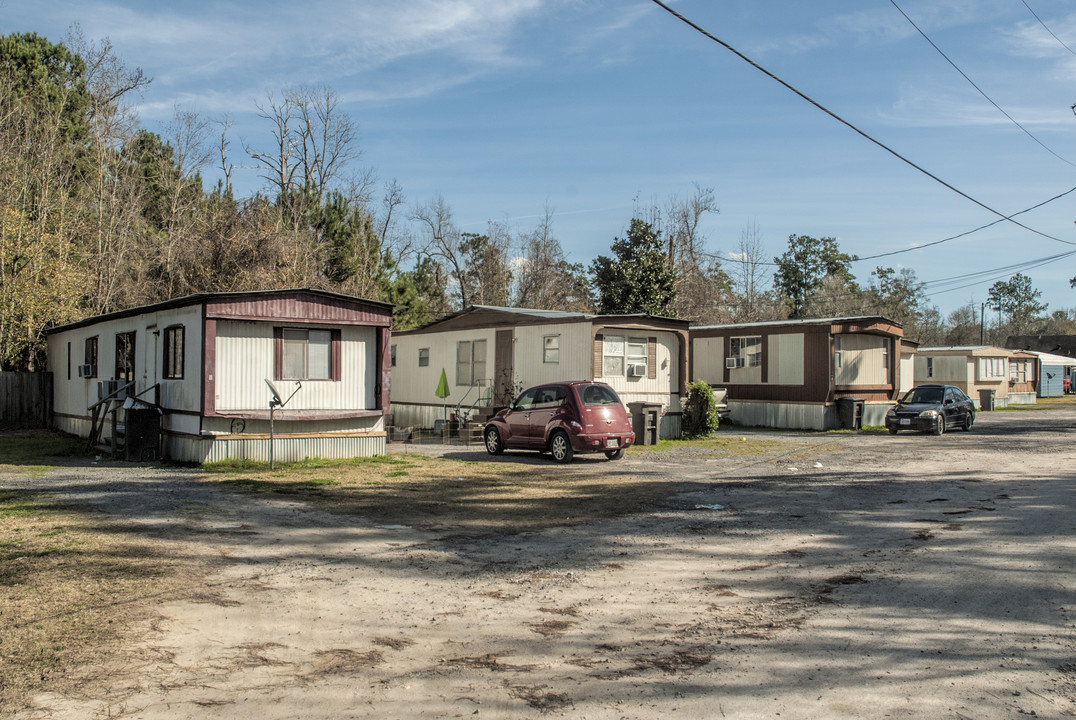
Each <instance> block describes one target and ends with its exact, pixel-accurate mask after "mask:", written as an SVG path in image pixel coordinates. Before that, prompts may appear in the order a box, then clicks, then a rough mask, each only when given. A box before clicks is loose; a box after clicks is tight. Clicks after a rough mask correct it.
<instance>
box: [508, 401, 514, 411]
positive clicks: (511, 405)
mask: <svg viewBox="0 0 1076 720" xmlns="http://www.w3.org/2000/svg"><path fill="white" fill-rule="evenodd" d="M508 409H509V410H515V409H516V401H515V400H513V401H511V402H510V403H508Z"/></svg>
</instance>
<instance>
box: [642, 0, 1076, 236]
mask: <svg viewBox="0 0 1076 720" xmlns="http://www.w3.org/2000/svg"><path fill="white" fill-rule="evenodd" d="M650 1H651V2H652V3H654V4H655V5H657V6H658V7H660V8H662V9H663V10H665V12H667V13H669V14H670V15H672V16H673V17H675V18H676V19H678V20H680V21H681V22H683V23H684V24H685V25H687V26H688V27H691V28H692V29H694V30H695V31H697V32H698V33H700V34H702V35H703V36H705V37H707V38H709V39H710V40H712V41H714V42H715V43H717V44H718V45H720V46H721V47H723V48H725V49H726V50H728V51H729V52H731V53H732V54H733V55H735V56H736V57H738V58H740V59H741V60H743V61H744V62H746V63H747V64H748V65H750V66H751V67H753V68H755V69H756V70H758V71H759V72H761V73H762V74H763V75H765V76H766V77H768V78H770V79H771V80H774V81H776V82H778V83H780V84H781V85H783V86H784V87H785V88H786V89H788V90H790V91H791V92H793V93H795V94H796V95H798V96H799V97H800V98H802V99H803V100H805V101H807V102H808V103H810V104H811V105H814V106H815V107H816V108H818V109H819V110H821V111H822V112H824V113H825V114H826V115H829V116H830V117H831V118H833V119H834V120H836V121H837V122H839V123H841V124H842V125H844V126H845V127H847V128H848V129H850V130H852V131H853V132H855V133H856V134H858V135H860V136H861V137H863V138H864V139H866V140H869V141H870V142H872V143H874V144H875V145H877V146H878V147H880V148H881V149H883V150H885V151H886V152H887V153H889V154H890V155H892V156H893V157H895V158H897V159H898V160H900V161H901V162H903V163H905V164H906V165H909V166H911V167H912V168H914V169H916V170H918V171H919V172H920V173H922V174H924V175H926V176H927V177H929V178H930V179H931V180H933V181H934V182H936V183H938V184H939V185H941V186H943V187H945V188H947V189H949V190H951V191H952V192H954V193H956V194H957V195H959V196H960V197H962V198H964V199H965V200H968V201H970V202H972V203H974V204H975V205H978V206H979V207H981V208H982V209H984V210H986V211H987V212H989V213H991V214H993V215H996V216H998V217H999V218H1001V219H1002V220H1007V221H1008V222H1010V223H1012V224H1013V225H1016V226H1017V227H1021V228H1023V229H1024V230H1027V231H1028V232H1031V233H1034V234H1035V235H1039V236H1041V237H1044V238H1047V239H1049V240H1054V241H1056V242H1059V243H1064V244H1065V245H1076V242H1073V241H1071V240H1062V239H1061V238H1059V237H1054V236H1053V235H1049V234H1047V233H1044V232H1042V231H1040V230H1036V229H1034V228H1032V227H1028V226H1027V225H1024V224H1023V223H1021V222H1019V221H1018V220H1014V219H1013V217H1012V216H1010V215H1005V214H1004V213H1002V212H999V211H998V210H995V209H994V208H992V207H990V206H989V205H987V204H986V203H983V202H981V201H979V200H977V199H975V198H973V197H972V196H971V195H968V194H967V193H966V192H964V191H962V190H960V189H958V188H956V187H955V186H953V185H951V184H949V183H948V182H946V181H945V180H942V179H941V178H940V177H938V176H937V175H935V174H934V173H932V172H930V171H929V170H927V169H926V168H923V167H922V166H920V165H917V164H916V163H914V162H912V161H911V160H910V159H908V158H906V157H904V156H903V155H901V154H900V153H898V152H897V151H896V150H894V149H893V148H891V147H889V146H888V145H886V144H885V143H883V142H882V141H880V140H877V139H875V138H874V137H872V136H871V135H869V134H868V133H867V132H866V131H864V130H860V129H859V128H858V127H856V126H855V125H853V124H852V123H851V122H849V121H848V120H845V119H844V118H843V117H841V116H840V115H838V114H837V113H835V112H833V111H832V110H830V109H829V108H827V107H826V106H824V105H822V104H821V103H820V102H818V101H817V100H815V99H814V98H812V97H810V96H809V95H807V94H806V93H804V92H802V91H800V90H799V89H797V88H796V87H795V86H793V85H791V84H790V83H788V82H786V81H785V80H783V79H781V78H780V77H778V76H777V75H775V74H773V73H772V72H770V71H769V70H767V69H766V68H764V67H762V66H761V65H759V64H758V63H757V62H755V61H754V60H752V59H751V58H749V57H747V56H746V55H744V54H743V53H742V52H740V51H739V50H737V49H736V48H734V47H732V46H731V45H729V44H728V43H727V42H725V41H724V40H722V39H720V38H718V37H717V36H716V35H714V34H713V33H711V32H710V31H708V30H706V29H705V28H703V27H701V26H700V25H697V24H696V23H695V22H693V21H691V20H689V19H688V18H686V17H685V16H684V15H682V14H680V13H679V12H677V11H676V10H673V9H672V8H671V7H669V6H668V5H666V4H665V3H664V2H662V1H661V0H650Z"/></svg>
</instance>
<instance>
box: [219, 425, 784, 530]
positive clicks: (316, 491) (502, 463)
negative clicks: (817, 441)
mask: <svg viewBox="0 0 1076 720" xmlns="http://www.w3.org/2000/svg"><path fill="white" fill-rule="evenodd" d="M770 446H771V447H772V446H776V443H771V444H770ZM632 451H633V452H634V449H633V450H632ZM756 451H759V452H760V450H757V448H756ZM619 467H620V464H619V463H616V462H608V461H606V460H605V459H604V458H603V457H601V456H600V455H595V456H585V457H582V458H580V459H577V461H576V462H574V463H572V464H570V465H557V464H555V463H552V462H550V461H549V459H548V458H541V457H539V456H538V455H536V454H531V453H525V454H524V453H520V454H515V453H510V454H507V455H504V456H502V457H500V458H496V459H491V460H481V461H477V460H470V459H467V460H462V459H454V458H441V457H430V456H426V455H421V454H418V453H407V454H406V455H405V454H401V453H395V452H394V453H391V454H389V455H387V456H384V457H382V458H381V459H379V460H374V461H367V462H361V463H356V462H350V461H349V462H335V461H333V462H329V461H324V462H318V463H311V464H293V465H289V466H288V467H287V468H286V469H285V470H283V471H282V470H277V471H276V472H269V470H268V468H267V467H263V468H262V469H254V468H250V467H248V468H247V469H246V470H245V471H244V472H243V473H242V475H241V476H238V477H229V476H228V475H229V473H227V472H211V473H209V474H207V475H206V476H205V479H206V480H208V481H210V482H218V483H221V484H223V485H225V486H228V487H229V488H230V489H232V490H233V491H235V492H240V493H250V494H261V493H272V494H277V495H287V496H291V497H293V498H294V497H298V498H300V499H303V500H306V501H309V502H311V503H313V504H315V505H317V506H318V507H321V508H323V509H325V510H328V511H330V512H339V513H346V514H350V515H355V516H359V517H362V518H365V519H368V520H370V521H373V522H378V523H385V524H401V525H410V526H418V527H426V528H432V529H453V530H460V531H465V532H495V533H514V532H529V531H533V530H539V529H542V528H546V527H553V526H557V525H573V524H577V523H582V522H589V521H592V520H598V519H603V518H609V517H618V516H621V515H625V514H629V513H632V512H636V511H638V510H640V509H642V508H646V507H648V506H651V507H652V506H653V505H654V504H656V503H660V502H661V501H663V500H664V499H665V498H667V497H669V496H670V495H672V494H673V493H676V492H679V491H681V490H683V489H685V488H686V487H688V486H689V484H688V483H684V482H679V481H677V480H664V479H657V480H656V479H654V478H653V477H646V478H642V477H634V476H632V475H627V474H624V473H622V472H619ZM327 480H329V481H331V482H326V481H327Z"/></svg>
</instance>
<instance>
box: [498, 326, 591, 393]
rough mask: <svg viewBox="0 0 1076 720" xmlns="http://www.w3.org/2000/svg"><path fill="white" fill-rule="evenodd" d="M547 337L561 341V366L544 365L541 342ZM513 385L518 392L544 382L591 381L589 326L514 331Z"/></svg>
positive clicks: (541, 327)
mask: <svg viewBox="0 0 1076 720" xmlns="http://www.w3.org/2000/svg"><path fill="white" fill-rule="evenodd" d="M547 335H557V336H559V338H560V362H559V363H547V362H543V357H544V353H543V350H544V348H543V346H542V341H543V338H545V337H546V336H547ZM512 364H513V365H514V366H515V379H516V383H517V384H518V385H519V386H521V389H525V388H528V387H532V386H534V385H539V384H541V383H545V382H557V381H562V380H589V379H590V374H589V373H590V325H589V324H587V323H571V324H559V325H528V326H526V327H521V328H518V329H517V330H516V337H515V352H514V353H513V358H512Z"/></svg>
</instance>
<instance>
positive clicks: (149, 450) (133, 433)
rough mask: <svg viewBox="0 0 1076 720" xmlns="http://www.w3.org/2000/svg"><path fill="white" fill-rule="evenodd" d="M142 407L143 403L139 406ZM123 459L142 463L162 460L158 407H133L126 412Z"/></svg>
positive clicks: (159, 412)
mask: <svg viewBox="0 0 1076 720" xmlns="http://www.w3.org/2000/svg"><path fill="white" fill-rule="evenodd" d="M139 405H141V403H140V404H139ZM125 412H126V414H127V417H126V427H125V428H124V430H125V432H126V436H125V438H124V444H123V459H124V460H128V461H131V460H133V461H135V462H142V461H146V460H159V459H160V445H161V411H160V410H159V409H158V408H156V407H152V406H149V407H144V406H143V407H131V408H128V409H127V410H126V411H125Z"/></svg>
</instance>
